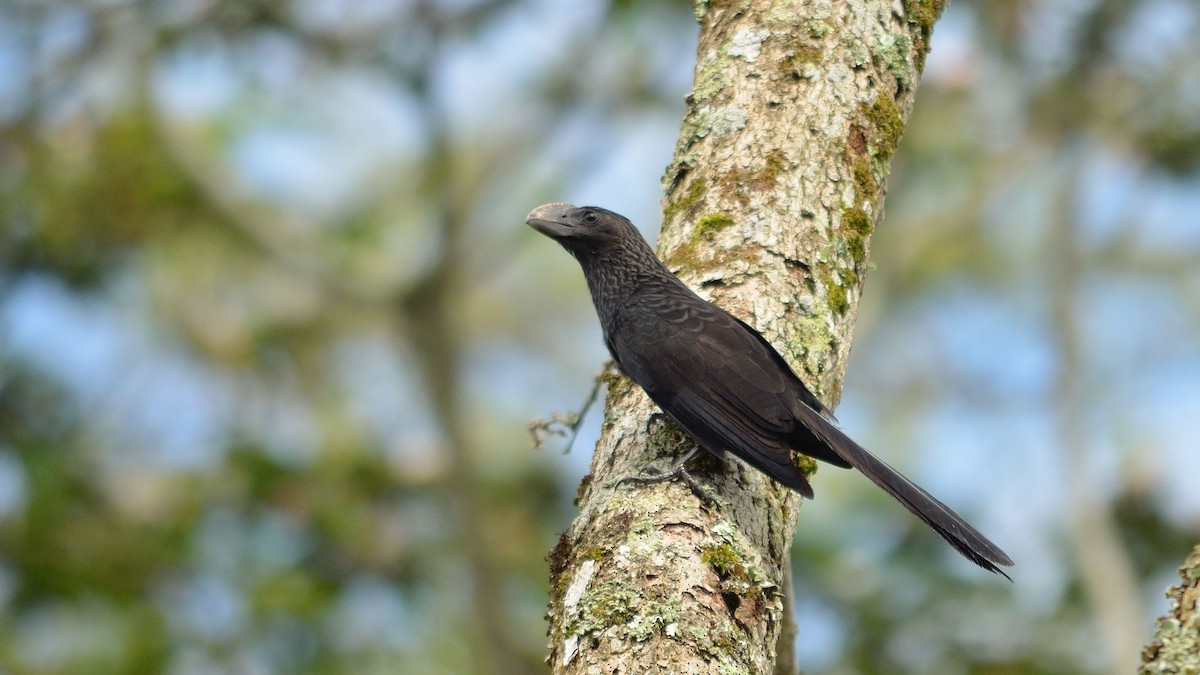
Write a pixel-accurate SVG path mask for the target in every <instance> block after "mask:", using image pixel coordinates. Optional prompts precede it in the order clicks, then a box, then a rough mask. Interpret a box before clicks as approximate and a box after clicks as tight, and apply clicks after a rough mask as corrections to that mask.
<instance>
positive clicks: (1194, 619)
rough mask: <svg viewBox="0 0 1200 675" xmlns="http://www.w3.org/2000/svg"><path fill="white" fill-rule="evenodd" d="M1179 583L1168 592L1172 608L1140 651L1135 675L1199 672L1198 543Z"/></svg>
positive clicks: (1191, 674)
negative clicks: (1140, 663)
mask: <svg viewBox="0 0 1200 675" xmlns="http://www.w3.org/2000/svg"><path fill="white" fill-rule="evenodd" d="M1179 575H1180V577H1182V581H1180V583H1179V585H1178V586H1172V587H1171V588H1170V589H1169V590H1168V591H1167V598H1168V599H1170V601H1171V608H1170V609H1169V610H1168V611H1167V615H1166V616H1164V617H1161V618H1159V620H1158V625H1157V626H1155V628H1154V640H1153V641H1152V642H1151V643H1150V644H1149V645H1146V648H1145V649H1144V650H1143V651H1142V666H1141V668H1139V669H1138V675H1165V674H1168V673H1169V674H1170V675H1176V674H1178V675H1185V674H1189V675H1195V673H1200V545H1197V546H1196V548H1194V549H1192V554H1191V555H1189V556H1188V559H1187V561H1185V562H1184V563H1183V567H1180V568H1179Z"/></svg>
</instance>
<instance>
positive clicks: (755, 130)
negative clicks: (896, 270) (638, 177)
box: [548, 0, 943, 673]
mask: <svg viewBox="0 0 1200 675" xmlns="http://www.w3.org/2000/svg"><path fill="white" fill-rule="evenodd" d="M942 4H943V3H942V2H940V1H939V0H908V1H905V2H900V1H897V2H894V3H893V2H883V1H882V0H846V1H839V2H831V1H830V0H794V1H786V0H743V1H741V2H736V1H735V2H729V1H717V0H708V1H700V2H697V4H696V10H695V11H696V17H697V19H698V20H699V22H700V26H701V28H700V43H699V49H698V56H697V64H696V69H695V77H694V83H693V88H692V93H691V94H690V95H689V96H688V98H687V109H686V111H685V114H684V118H683V122H682V125H681V130H680V137H679V142H678V145H677V147H676V149H675V157H674V160H673V162H672V163H671V165H670V166H669V167H668V169H667V172H666V175H665V176H664V178H663V183H664V184H663V189H664V192H665V194H666V197H665V200H664V204H665V206H664V209H663V231H662V235H661V237H660V239H659V243H658V252H659V255H660V256H661V257H662V259H663V260H664V261H666V262H667V265H668V266H669V267H670V268H671V269H672V270H673V271H674V272H676V273H677V274H678V275H679V276H680V278H682V279H683V280H684V281H685V282H687V283H688V284H689V285H690V286H692V288H694V289H696V290H697V291H698V292H699V293H700V294H701V295H703V296H705V297H707V298H709V299H711V300H712V301H714V302H716V303H717V304H719V305H721V306H723V307H726V308H727V309H729V310H730V311H732V312H733V313H734V314H735V315H737V316H739V317H741V318H742V319H744V320H746V321H747V322H748V323H750V324H751V325H752V326H754V327H755V328H757V329H758V330H759V331H760V332H762V333H763V334H764V335H765V336H766V338H767V339H768V340H770V341H771V343H772V344H774V345H775V346H776V348H777V349H779V351H780V353H781V354H783V355H784V356H785V358H787V359H788V360H789V361H790V362H791V364H792V365H793V367H794V368H795V369H796V371H797V373H799V374H800V376H801V377H802V378H803V379H804V380H805V382H806V383H807V384H808V385H809V387H810V388H812V389H813V391H814V393H816V394H817V395H818V396H819V397H821V398H822V399H823V400H824V401H825V402H826V403H827V404H828V405H830V406H831V407H832V405H833V404H834V403H836V401H837V399H838V397H839V395H840V389H841V382H842V377H843V375H844V373H845V368H846V357H847V354H848V352H849V349H850V338H851V330H852V328H853V324H854V318H855V313H856V309H857V304H858V303H857V301H858V297H859V293H860V291H861V288H862V281H863V276H864V274H865V272H866V269H867V252H868V249H869V241H870V234H871V232H872V230H873V228H874V223H875V222H876V221H877V220H878V216H879V213H880V209H881V207H882V204H883V195H884V189H885V180H886V177H887V172H888V163H889V161H890V159H891V156H892V153H893V151H894V150H895V148H896V144H897V142H898V141H899V137H900V134H901V133H902V131H903V129H904V124H905V120H906V119H907V117H908V113H909V111H910V110H911V108H912V103H913V95H914V90H915V88H916V85H917V82H918V81H919V78H920V73H921V70H922V68H923V66H924V60H925V54H926V53H927V51H928V45H929V37H930V33H931V31H932V28H933V22H934V20H935V19H936V18H937V17H938V15H940V13H941V10H942ZM656 412H657V409H656V408H655V407H654V405H653V404H652V403H651V402H650V401H649V399H648V398H647V397H646V396H645V394H644V393H643V392H642V391H641V390H640V389H639V388H637V387H636V386H634V385H632V383H630V382H629V381H628V380H626V379H625V378H623V377H620V376H613V377H610V378H609V389H608V396H607V401H606V408H605V413H604V423H603V431H602V434H601V437H600V441H599V443H598V444H597V447H596V451H595V455H594V456H593V458H592V464H591V473H590V475H589V476H588V477H586V478H585V479H584V481H583V483H582V484H581V485H580V489H579V507H580V512H579V516H578V517H577V518H576V520H575V522H574V523H573V524H572V526H571V528H570V529H569V530H567V531H566V532H564V533H563V534H562V535H561V537H560V539H559V542H558V545H557V546H556V547H555V548H554V550H553V551H552V552H551V554H550V556H549V561H550V581H551V599H550V605H549V612H548V618H549V621H550V629H549V636H550V646H549V647H550V655H549V662H550V665H551V667H552V670H553V672H555V673H650V672H670V673H718V672H719V673H732V672H746V673H768V672H772V671H773V670H774V667H775V661H776V643H777V641H778V639H779V636H780V634H781V632H782V630H783V626H784V622H785V617H786V616H787V615H788V613H789V612H790V610H788V609H786V607H787V603H785V601H786V600H787V598H786V597H785V594H784V593H783V592H782V591H781V588H782V587H783V586H784V582H785V576H784V575H785V571H786V570H787V569H788V552H789V549H790V547H791V542H792V535H793V533H794V530H795V525H796V519H797V512H798V509H799V506H800V501H801V500H800V498H799V497H798V496H797V495H795V494H794V493H792V492H790V491H788V490H787V489H785V488H782V487H781V486H779V485H777V484H775V483H773V482H772V481H770V480H769V479H768V478H767V477H765V476H764V475H763V474H761V473H759V472H757V471H755V470H753V469H750V468H748V467H747V466H745V465H743V464H741V463H739V462H736V460H728V461H726V462H725V463H722V462H720V461H717V460H715V459H713V460H711V461H707V460H702V461H701V462H699V463H698V466H697V465H694V468H695V469H696V471H695V472H694V473H695V475H697V477H698V478H700V479H701V481H702V482H703V483H704V484H705V485H706V486H708V489H709V490H710V491H711V492H712V494H714V495H716V496H717V498H718V500H719V501H720V505H719V506H711V505H707V504H704V503H702V502H701V501H700V500H699V499H697V498H696V497H695V496H694V495H693V494H692V493H691V492H690V491H689V489H688V488H687V487H686V486H685V485H683V484H682V483H681V482H678V481H670V482H664V483H655V484H649V485H631V484H624V485H617V484H616V481H617V480H618V479H620V478H622V477H625V476H632V475H637V474H640V473H642V472H643V471H644V470H645V469H646V467H647V466H648V465H650V464H652V463H653V464H657V465H659V466H662V465H664V464H665V463H667V462H671V461H673V460H674V459H676V458H678V457H679V456H681V455H682V454H683V453H684V452H685V451H686V450H687V449H688V448H690V447H691V445H692V443H691V441H690V440H689V439H688V438H687V437H686V436H685V435H684V434H683V433H682V432H681V431H679V430H678V429H677V428H676V427H674V425H672V424H670V423H669V422H666V421H665V420H664V419H663V418H662V416H661V414H657V415H656V414H655V413H656ZM705 461H707V463H704V462H705ZM805 461H808V460H805ZM817 490H818V492H819V490H820V486H819V485H818V486H817ZM800 639H803V636H800ZM782 649H784V650H786V651H788V652H790V650H791V645H783V646H782Z"/></svg>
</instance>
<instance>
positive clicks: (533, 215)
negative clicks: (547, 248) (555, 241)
mask: <svg viewBox="0 0 1200 675" xmlns="http://www.w3.org/2000/svg"><path fill="white" fill-rule="evenodd" d="M574 210H575V207H574V206H572V205H570V204H567V203H566V202H552V203H550V204H542V205H541V206H539V207H537V208H536V209H534V210H532V211H530V212H529V216H528V217H527V218H526V219H525V223H526V224H527V225H529V226H530V227H532V228H533V229H535V230H537V231H538V232H541V233H542V234H544V235H546V236H547V237H565V236H567V235H569V234H571V230H572V229H573V227H572V226H571V225H570V224H568V223H569V219H568V217H567V216H568V214H570V213H571V211H574Z"/></svg>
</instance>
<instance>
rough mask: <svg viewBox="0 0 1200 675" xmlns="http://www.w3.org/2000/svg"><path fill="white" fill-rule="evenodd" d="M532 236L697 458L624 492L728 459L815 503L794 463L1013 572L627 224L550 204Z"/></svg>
mask: <svg viewBox="0 0 1200 675" xmlns="http://www.w3.org/2000/svg"><path fill="white" fill-rule="evenodd" d="M526 224H528V225H529V226H530V227H532V228H533V229H535V230H537V231H538V232H540V233H541V234H544V235H546V236H547V237H549V238H551V239H553V240H554V241H556V242H557V243H558V244H560V245H561V246H562V247H563V248H565V249H566V250H567V252H568V253H570V254H571V255H572V256H574V257H575V259H576V260H577V261H578V262H579V265H580V267H582V268H583V274H584V277H585V278H586V279H587V285H588V290H589V291H590V293H591V296H592V303H593V304H594V305H595V308H596V315H597V316H598V318H599V319H600V326H601V329H602V331H603V336H604V344H605V346H606V347H607V348H608V351H609V353H610V354H611V355H612V358H613V360H614V362H615V363H616V365H617V367H618V368H619V369H620V371H621V372H622V373H623V374H625V375H626V376H627V377H629V379H631V380H633V381H634V382H635V383H636V384H637V385H638V386H640V387H641V388H642V389H643V390H644V391H645V392H646V394H647V395H648V396H649V397H650V399H651V400H652V401H654V403H655V404H656V405H657V406H658V407H659V408H660V409H661V410H662V411H663V413H665V414H666V416H667V417H668V418H670V419H671V420H672V421H673V422H675V424H677V425H678V426H679V427H680V428H682V429H683V430H684V431H685V432H686V433H687V434H688V435H689V436H691V438H692V439H693V440H695V442H696V446H695V447H694V448H693V449H692V451H691V452H689V453H687V454H686V456H685V457H684V458H683V459H682V460H680V461H679V462H678V463H677V464H676V465H675V467H674V468H673V469H671V470H670V471H665V472H662V473H659V474H657V475H654V476H643V477H635V478H630V479H626V480H633V481H637V482H648V481H657V480H663V479H668V478H672V477H676V476H679V477H682V478H683V479H684V480H685V481H688V484H689V485H690V486H692V487H693V489H697V488H698V485H697V484H696V483H695V481H694V479H692V478H691V476H690V475H688V474H687V471H686V464H687V462H688V461H689V460H690V459H691V458H692V457H694V456H695V455H696V454H698V453H699V452H700V451H701V449H703V450H704V451H707V452H709V453H711V454H713V455H715V456H717V457H724V456H725V453H727V452H728V453H732V454H733V455H735V456H736V457H738V458H740V459H741V460H743V461H744V462H746V463H747V464H749V465H750V466H752V467H754V468H755V469H757V470H759V471H761V472H763V473H765V474H766V475H768V476H770V477H771V478H772V479H774V480H775V481H778V482H779V483H781V484H783V485H785V486H787V487H788V488H790V489H792V490H794V491H796V492H797V493H799V494H800V495H801V496H803V497H805V498H807V499H812V498H813V490H812V486H811V485H810V483H809V481H808V478H807V477H806V476H805V475H804V473H802V472H801V471H800V470H799V469H798V468H797V466H796V463H795V461H794V458H793V452H798V453H800V454H803V455H808V456H809V457H813V458H816V459H818V460H821V461H823V462H826V463H828V464H832V465H834V466H837V467H841V468H845V469H849V468H854V469H857V470H858V471H859V472H861V473H862V474H863V475H865V476H866V477H867V478H869V479H870V480H871V481H872V482H874V483H875V484H876V485H878V486H879V487H880V488H882V489H883V490H884V491H885V492H887V493H888V494H889V495H891V496H892V497H894V498H895V499H896V500H897V501H899V502H900V503H901V504H903V505H904V507H905V508H907V509H908V510H909V511H910V512H912V513H913V515H915V516H916V517H917V518H919V519H921V520H922V521H923V522H924V523H925V524H926V525H928V526H929V527H930V528H932V529H933V530H934V531H935V532H936V533H937V534H939V535H941V537H942V538H943V539H945V540H946V541H947V542H948V543H949V544H950V545H951V546H952V547H953V548H954V549H955V550H956V551H958V552H959V553H960V554H962V555H963V556H964V557H965V558H967V559H968V560H970V561H971V562H973V563H975V564H976V565H979V566H980V567H982V568H983V569H986V570H988V571H991V572H995V573H997V574H1000V575H1003V576H1004V577H1005V578H1009V577H1008V575H1007V574H1005V573H1004V572H1003V571H1001V570H1000V567H1001V566H1003V567H1008V566H1011V565H1012V564H1013V562H1012V559H1011V558H1009V557H1008V555H1007V554H1005V553H1004V551H1002V550H1001V549H1000V548H999V547H998V546H996V545H995V544H994V543H992V542H991V541H989V540H988V539H987V538H986V537H984V536H983V535H982V534H980V533H979V532H978V531H977V530H976V529H975V528H974V527H972V526H971V525H970V524H968V523H967V522H966V521H965V520H963V519H962V518H961V517H960V516H959V515H958V514H956V513H954V511H952V510H951V509H950V508H949V507H948V506H946V505H945V504H943V503H942V502H940V501H938V500H937V499H936V498H935V497H933V496H932V495H930V494H929V493H928V492H926V491H925V490H924V489H923V488H921V487H920V486H918V485H917V484H916V483H914V482H913V481H911V480H909V479H908V478H906V477H904V476H903V475H902V474H901V473H900V472H899V471H896V470H895V469H893V468H892V467H891V466H889V465H888V464H887V463H885V462H884V461H883V460H881V459H879V458H878V457H876V456H875V455H873V454H871V453H870V452H868V451H867V450H866V449H865V448H863V447H862V446H861V445H859V444H858V443H856V442H854V440H852V439H851V438H850V437H849V436H847V435H846V434H845V433H844V432H843V431H842V430H841V429H839V428H838V427H837V426H836V425H835V424H834V423H833V422H831V421H830V420H829V419H828V417H830V416H831V412H830V411H829V410H828V409H827V408H826V407H825V406H824V405H823V404H822V403H821V401H820V400H819V399H818V398H817V397H816V396H815V395H813V393H812V391H811V390H810V389H809V388H808V387H807V386H805V384H804V382H803V381H802V380H801V379H800V377H799V376H798V375H796V373H795V371H794V370H792V368H791V366H789V365H788V363H787V361H786V360H784V358H783V357H782V356H781V355H780V354H779V352H778V351H776V350H775V348H774V347H772V346H771V343H770V342H768V341H767V340H766V338H764V337H763V336H762V335H761V334H760V333H759V332H758V331H756V330H755V329H753V328H751V327H750V325H749V324H747V323H745V322H744V321H742V320H741V319H738V318H737V317H735V316H733V315H732V314H730V313H729V312H727V311H725V310H724V309H722V308H720V307H718V306H716V305H714V304H712V303H710V302H708V301H707V300H704V299H703V298H701V297H700V296H698V295H697V294H696V293H695V292H693V291H692V290H691V289H690V288H688V286H687V285H686V284H684V283H683V282H682V281H680V280H679V278H678V277H676V276H675V275H674V274H673V273H671V271H670V270H669V269H668V268H667V267H666V265H664V264H663V263H662V262H661V261H660V260H659V259H658V258H657V257H656V256H655V255H654V250H653V249H652V248H651V247H650V244H649V243H647V242H646V239H645V238H644V237H643V236H642V234H641V233H640V232H639V231H638V229H637V228H636V227H634V225H633V223H631V222H630V221H629V219H627V218H625V217H624V216H621V215H619V214H617V213H614V212H612V211H609V210H607V209H603V208H600V207H596V206H581V207H576V206H572V205H571V204H567V203H563V202H554V203H550V204H544V205H542V206H539V207H537V208H536V209H534V210H533V211H532V212H530V214H529V216H528V217H527V218H526Z"/></svg>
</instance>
